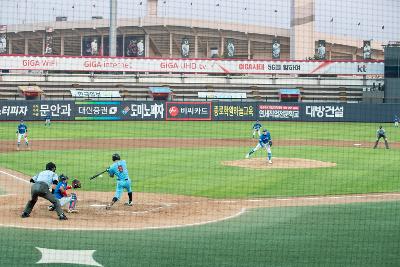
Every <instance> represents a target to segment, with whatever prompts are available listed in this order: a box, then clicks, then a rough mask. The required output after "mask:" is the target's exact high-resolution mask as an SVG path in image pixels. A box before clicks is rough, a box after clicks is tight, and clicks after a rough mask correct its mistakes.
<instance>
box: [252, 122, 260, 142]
mask: <svg viewBox="0 0 400 267" xmlns="http://www.w3.org/2000/svg"><path fill="white" fill-rule="evenodd" d="M261 128H262V125H261V123H260V122H259V121H258V120H257V121H256V123H254V125H253V138H254V136H255V135H256V133H258V137H260V136H261Z"/></svg>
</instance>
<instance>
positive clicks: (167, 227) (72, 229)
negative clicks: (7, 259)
mask: <svg viewBox="0 0 400 267" xmlns="http://www.w3.org/2000/svg"><path fill="white" fill-rule="evenodd" d="M246 210H247V209H246V208H242V209H241V210H240V211H239V212H237V213H236V214H233V215H230V216H227V217H223V218H220V219H215V220H209V221H204V222H197V223H188V224H175V225H166V226H145V227H140V228H117V229H110V228H100V227H98V228H83V227H79V228H77V227H75V228H65V227H53V226H55V225H53V226H52V227H51V228H45V227H39V226H29V227H28V226H21V225H14V224H3V223H0V226H4V227H13V228H22V229H37V230H49V231H57V230H71V231H82V230H85V231H127V230H129V231H142V230H160V229H161V230H162V229H171V228H183V227H191V226H200V225H205V224H211V223H217V222H222V221H226V220H230V219H233V218H236V217H239V216H241V215H242V214H244V213H245V212H246Z"/></svg>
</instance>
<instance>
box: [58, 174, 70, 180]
mask: <svg viewBox="0 0 400 267" xmlns="http://www.w3.org/2000/svg"><path fill="white" fill-rule="evenodd" d="M58 178H59V179H60V180H63V181H66V180H67V179H68V176H66V175H64V174H61V175H60V176H59V177H58Z"/></svg>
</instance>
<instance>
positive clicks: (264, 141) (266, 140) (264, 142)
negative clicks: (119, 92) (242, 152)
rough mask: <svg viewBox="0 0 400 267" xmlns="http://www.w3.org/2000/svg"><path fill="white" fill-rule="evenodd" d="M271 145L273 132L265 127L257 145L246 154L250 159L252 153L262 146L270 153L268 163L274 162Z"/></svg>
mask: <svg viewBox="0 0 400 267" xmlns="http://www.w3.org/2000/svg"><path fill="white" fill-rule="evenodd" d="M271 146H272V138H271V133H270V132H269V131H268V130H267V129H264V130H263V134H262V135H261V136H260V139H259V141H258V144H257V146H256V147H255V148H253V149H252V150H250V152H249V153H248V154H246V159H248V158H249V157H250V155H251V154H253V153H254V152H256V151H257V150H259V149H260V148H265V150H266V151H267V153H268V163H269V164H272V151H271Z"/></svg>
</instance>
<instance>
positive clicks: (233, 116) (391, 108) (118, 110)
mask: <svg viewBox="0 0 400 267" xmlns="http://www.w3.org/2000/svg"><path fill="white" fill-rule="evenodd" d="M49 112H50V114H51V116H52V118H53V120H60V121H73V120H78V121H102V120H103V121H119V120H124V121H139V120H140V121H142V120H152V121H155V120H157V121H165V120H168V121H211V120H213V121H224V120H226V121H230V120H243V121H249V120H251V121H252V120H260V121H277V120H278V121H309V122H377V123H382V122H392V121H393V118H394V117H395V115H396V116H397V115H398V114H400V107H399V105H398V104H348V103H343V104H341V103H266V102H225V101H220V102H218V101H216V102H165V101H47V100H31V101H26V100H4V101H0V121H19V120H21V119H23V120H27V121H31V120H34V121H40V120H44V119H45V117H46V115H47V114H48V113H49Z"/></svg>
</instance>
